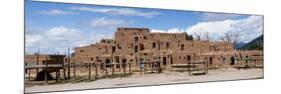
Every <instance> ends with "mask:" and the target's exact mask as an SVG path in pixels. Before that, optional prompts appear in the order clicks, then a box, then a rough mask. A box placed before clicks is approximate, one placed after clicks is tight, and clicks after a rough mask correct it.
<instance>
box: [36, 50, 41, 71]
mask: <svg viewBox="0 0 281 94" xmlns="http://www.w3.org/2000/svg"><path fill="white" fill-rule="evenodd" d="M39 52H40V50H39V49H38V52H37V58H36V65H39ZM38 72H39V69H38V68H36V74H38Z"/></svg>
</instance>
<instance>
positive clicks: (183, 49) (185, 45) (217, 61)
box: [25, 28, 263, 83]
mask: <svg viewBox="0 0 281 94" xmlns="http://www.w3.org/2000/svg"><path fill="white" fill-rule="evenodd" d="M74 50H75V52H74V53H73V54H72V55H71V56H70V55H68V56H67V57H66V55H39V54H34V55H25V69H26V71H25V72H26V74H27V75H26V76H27V77H28V79H29V80H31V79H32V78H35V79H34V80H36V81H42V80H45V83H48V80H50V79H54V77H55V79H56V81H58V80H60V79H61V75H62V76H63V77H62V78H64V79H66V78H71V74H73V75H72V77H74V78H76V76H85V75H88V76H89V78H90V79H91V77H92V74H95V77H103V76H106V77H107V75H108V74H109V73H111V74H120V73H122V74H126V73H132V72H140V73H141V74H142V72H144V73H147V72H155V71H156V72H159V73H160V72H161V70H169V71H182V70H184V71H186V70H187V71H189V73H190V75H192V72H193V71H195V73H196V71H197V72H198V71H201V72H202V70H203V72H202V73H204V74H205V73H208V69H211V68H223V67H238V68H239V67H263V52H262V51H257V50H255V51H240V50H236V49H234V48H233V44H232V43H228V42H210V41H202V40H193V38H192V37H191V35H188V34H186V33H152V32H150V31H149V29H147V28H118V30H117V32H116V33H115V38H114V39H101V41H100V42H98V43H95V44H91V45H89V46H83V47H76V48H74ZM126 71H127V72H126ZM92 72H94V73H92Z"/></svg>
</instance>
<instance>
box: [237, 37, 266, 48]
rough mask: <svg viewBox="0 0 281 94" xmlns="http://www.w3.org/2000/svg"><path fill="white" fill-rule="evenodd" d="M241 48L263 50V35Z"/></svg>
mask: <svg viewBox="0 0 281 94" xmlns="http://www.w3.org/2000/svg"><path fill="white" fill-rule="evenodd" d="M240 49H242V50H263V35H261V36H259V37H257V38H256V39H254V40H252V41H250V42H249V43H247V44H245V45H243V46H242V47H241V48H240Z"/></svg>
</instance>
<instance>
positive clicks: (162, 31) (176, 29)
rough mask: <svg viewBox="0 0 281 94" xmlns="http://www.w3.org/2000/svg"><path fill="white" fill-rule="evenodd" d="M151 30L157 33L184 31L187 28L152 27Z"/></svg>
mask: <svg viewBox="0 0 281 94" xmlns="http://www.w3.org/2000/svg"><path fill="white" fill-rule="evenodd" d="M151 32H155V33H182V32H185V29H179V28H172V29H168V30H160V29H151Z"/></svg>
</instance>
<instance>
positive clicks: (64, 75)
mask: <svg viewBox="0 0 281 94" xmlns="http://www.w3.org/2000/svg"><path fill="white" fill-rule="evenodd" d="M58 58H59V62H60V63H61V64H62V69H63V80H66V74H65V66H64V62H63V60H62V58H61V57H59V52H58Z"/></svg>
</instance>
